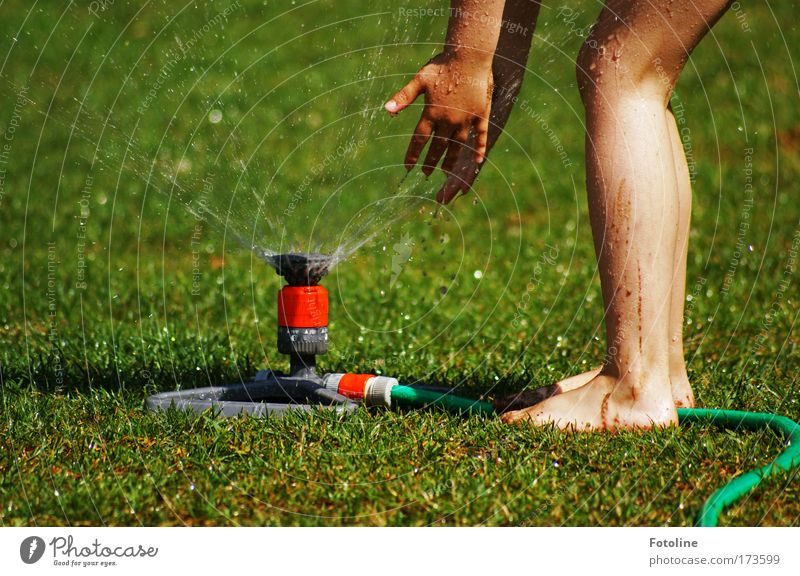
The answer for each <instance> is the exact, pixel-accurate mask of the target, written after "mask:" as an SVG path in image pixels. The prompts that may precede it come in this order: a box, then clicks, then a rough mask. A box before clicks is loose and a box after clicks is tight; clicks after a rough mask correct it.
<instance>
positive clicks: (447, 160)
mask: <svg viewBox="0 0 800 576" xmlns="http://www.w3.org/2000/svg"><path fill="white" fill-rule="evenodd" d="M468 136H469V130H468V129H466V130H461V131H460V132H459V133H458V134H456V135H455V136H454V137H453V138H452V139H451V140H450V145H449V146H448V147H447V154H445V157H444V162H442V170H444V171H445V172H447V174H448V175H449V174H450V173H451V172H452V171H453V168H454V167H455V166H456V163H457V162H458V158H459V155H460V154H461V149H462V148H463V147H464V143H465V142H466V141H467V137H468Z"/></svg>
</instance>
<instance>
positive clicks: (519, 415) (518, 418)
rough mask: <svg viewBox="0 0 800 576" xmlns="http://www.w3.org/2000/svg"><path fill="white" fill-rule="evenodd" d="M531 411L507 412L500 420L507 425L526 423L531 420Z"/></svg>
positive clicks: (526, 409)
mask: <svg viewBox="0 0 800 576" xmlns="http://www.w3.org/2000/svg"><path fill="white" fill-rule="evenodd" d="M531 411H532V410H531V409H530V408H524V409H522V410H512V411H511V412H506V413H505V414H503V415H502V416H500V418H501V419H502V420H503V422H505V423H506V424H519V423H520V422H525V421H527V420H530V418H531Z"/></svg>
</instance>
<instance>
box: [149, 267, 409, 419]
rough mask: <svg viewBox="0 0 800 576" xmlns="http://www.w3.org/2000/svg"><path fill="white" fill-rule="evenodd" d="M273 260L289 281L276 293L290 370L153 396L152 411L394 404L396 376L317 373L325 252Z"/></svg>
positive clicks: (324, 326)
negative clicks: (166, 409)
mask: <svg viewBox="0 0 800 576" xmlns="http://www.w3.org/2000/svg"><path fill="white" fill-rule="evenodd" d="M272 264H273V266H274V267H275V270H276V272H277V273H278V275H279V276H282V277H283V279H284V280H286V285H285V286H283V287H282V288H281V289H280V290H279V291H278V334H277V336H278V338H277V341H278V351H279V352H281V353H282V354H286V355H288V356H289V373H288V374H283V373H280V372H275V371H272V370H261V371H259V372H258V373H257V374H256V375H255V378H254V379H253V380H252V381H249V382H241V383H238V384H227V385H223V386H211V387H206V388H193V389H189V390H178V391H175V392H163V393H161V394H155V395H153V396H150V397H149V398H148V399H147V401H146V406H147V408H148V410H161V409H165V408H169V407H170V406H174V407H175V408H178V409H180V410H191V411H194V412H203V411H204V410H208V409H211V410H213V411H214V412H217V413H219V414H220V415H222V416H236V415H239V414H242V413H248V414H252V415H254V416H266V415H270V416H280V415H282V414H284V413H285V412H286V411H287V410H311V409H312V408H315V407H321V408H326V409H331V410H334V411H336V412H351V411H353V410H354V409H355V408H356V406H357V405H358V402H361V401H363V402H365V403H366V404H367V405H369V406H374V405H386V406H388V405H390V404H391V389H392V388H393V387H394V386H396V385H397V384H398V382H397V380H396V379H395V378H389V377H386V376H376V375H374V374H352V373H346V374H324V375H322V376H320V375H319V374H317V369H316V357H317V355H319V354H325V353H326V352H327V351H328V291H327V290H326V289H325V288H324V287H323V286H321V285H320V284H319V282H320V280H321V279H322V277H323V276H325V275H326V274H327V273H328V270H329V269H330V264H331V257H330V256H327V255H325V254H299V253H295V254H279V255H277V256H273V257H272Z"/></svg>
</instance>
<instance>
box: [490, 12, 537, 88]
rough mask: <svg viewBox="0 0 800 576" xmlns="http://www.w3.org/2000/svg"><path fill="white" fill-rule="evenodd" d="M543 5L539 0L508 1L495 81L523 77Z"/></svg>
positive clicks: (495, 65)
mask: <svg viewBox="0 0 800 576" xmlns="http://www.w3.org/2000/svg"><path fill="white" fill-rule="evenodd" d="M541 7H542V4H541V2H540V1H539V0H507V1H506V3H505V9H504V11H503V20H502V22H503V24H502V29H501V31H500V36H499V38H498V40H497V48H496V50H495V56H494V62H493V64H492V70H493V72H494V75H495V82H497V83H499V82H502V81H503V80H505V79H507V78H509V77H521V76H522V75H523V74H524V73H525V68H526V64H527V62H528V54H529V53H530V49H531V42H532V41H533V33H534V31H535V30H536V22H537V21H538V19H539V10H540V9H541Z"/></svg>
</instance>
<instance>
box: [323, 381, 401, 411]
mask: <svg viewBox="0 0 800 576" xmlns="http://www.w3.org/2000/svg"><path fill="white" fill-rule="evenodd" d="M322 382H323V384H324V385H325V388H327V389H328V390H330V391H332V392H337V393H339V394H341V395H342V396H346V397H347V398H350V399H351V400H356V401H359V402H361V401H363V402H364V404H365V405H366V406H369V407H372V406H385V407H387V408H389V407H391V405H392V388H394V387H395V386H397V385H398V384H399V382H398V381H397V379H396V378H390V377H389V376H376V375H375V374H352V373H347V374H340V373H335V374H325V376H323V377H322Z"/></svg>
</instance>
